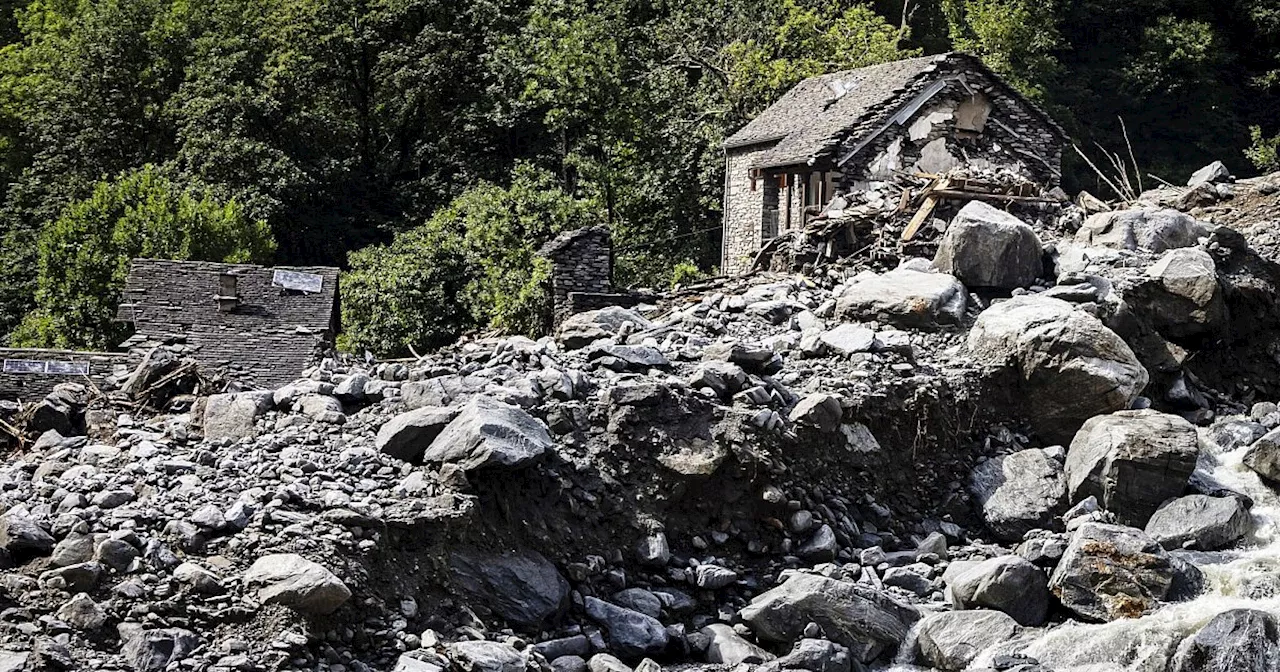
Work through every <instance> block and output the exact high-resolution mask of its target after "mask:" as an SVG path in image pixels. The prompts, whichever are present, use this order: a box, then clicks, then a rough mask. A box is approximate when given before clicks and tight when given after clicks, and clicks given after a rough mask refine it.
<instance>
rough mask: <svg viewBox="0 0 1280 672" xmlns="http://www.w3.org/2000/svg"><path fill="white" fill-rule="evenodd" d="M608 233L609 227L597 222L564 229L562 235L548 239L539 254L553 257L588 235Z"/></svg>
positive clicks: (605, 234)
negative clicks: (578, 227) (592, 224)
mask: <svg viewBox="0 0 1280 672" xmlns="http://www.w3.org/2000/svg"><path fill="white" fill-rule="evenodd" d="M608 235H609V227H607V226H604V225H602V224H596V225H595V226H588V227H584V228H581V229H574V230H573V231H564V232H562V233H561V234H560V235H558V236H556V237H555V238H552V239H551V240H549V241H547V242H546V244H545V245H543V246H542V247H541V248H540V249H539V250H538V255H539V256H543V257H553V256H555V255H556V254H557V253H559V252H562V251H564V250H566V249H568V248H569V247H571V246H572V245H573V244H574V243H577V242H578V241H579V240H581V239H583V238H586V237H587V236H608Z"/></svg>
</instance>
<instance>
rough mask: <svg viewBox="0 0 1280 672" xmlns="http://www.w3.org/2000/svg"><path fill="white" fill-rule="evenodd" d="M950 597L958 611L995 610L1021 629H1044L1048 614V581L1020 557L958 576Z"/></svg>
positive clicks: (984, 563) (1001, 559)
mask: <svg viewBox="0 0 1280 672" xmlns="http://www.w3.org/2000/svg"><path fill="white" fill-rule="evenodd" d="M947 588H948V595H949V596H950V598H951V600H952V602H953V603H954V605H955V607H956V608H957V609H978V608H986V609H994V610H996V611H1001V612H1004V613H1006V614H1008V615H1009V616H1011V617H1012V618H1013V620H1015V621H1017V622H1018V624H1019V625H1026V626H1038V625H1043V624H1044V621H1045V618H1046V616H1047V615H1048V613H1049V579H1048V577H1046V576H1045V573H1044V571H1043V570H1041V569H1040V568H1039V567H1036V566H1035V565H1033V564H1031V562H1029V561H1028V560H1027V559H1025V558H1023V557H1021V556H1017V555H1005V556H1001V557H998V558H991V559H990V560H984V561H982V562H980V563H978V564H977V565H975V566H974V567H972V568H970V569H968V570H965V571H964V572H963V573H961V574H960V575H959V576H956V577H955V578H954V579H953V580H952V581H951V582H950V583H949V584H948V585H947Z"/></svg>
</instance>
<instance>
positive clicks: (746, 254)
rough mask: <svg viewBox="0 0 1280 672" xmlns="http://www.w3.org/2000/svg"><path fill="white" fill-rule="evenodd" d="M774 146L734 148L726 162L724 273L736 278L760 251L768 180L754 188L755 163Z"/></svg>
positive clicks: (721, 259) (722, 263) (722, 255)
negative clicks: (759, 156)
mask: <svg viewBox="0 0 1280 672" xmlns="http://www.w3.org/2000/svg"><path fill="white" fill-rule="evenodd" d="M772 146H773V144H760V145H751V146H748V147H739V148H734V149H730V150H728V152H727V157H726V160H725V171H726V177H725V197H724V242H723V245H724V249H723V250H722V253H721V255H720V272H721V273H723V274H725V275H734V274H736V273H741V272H743V271H745V270H747V269H748V267H749V266H750V265H751V260H752V258H754V256H755V253H756V252H757V251H758V250H759V249H760V245H761V244H762V241H761V239H760V233H761V225H762V224H763V216H764V197H765V189H764V181H763V180H757V181H756V185H755V189H754V190H752V188H751V162H752V161H753V159H754V158H755V156H756V155H757V154H759V153H761V152H764V151H767V150H769V149H770V148H771V147H772Z"/></svg>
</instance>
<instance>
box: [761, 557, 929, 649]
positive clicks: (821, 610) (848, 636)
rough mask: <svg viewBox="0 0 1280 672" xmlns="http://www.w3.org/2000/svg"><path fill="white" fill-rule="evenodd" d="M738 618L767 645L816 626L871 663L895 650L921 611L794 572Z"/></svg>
mask: <svg viewBox="0 0 1280 672" xmlns="http://www.w3.org/2000/svg"><path fill="white" fill-rule="evenodd" d="M738 616H739V617H741V618H742V620H743V621H745V622H746V623H747V625H749V626H751V630H752V632H754V633H755V635H756V637H757V638H759V639H763V640H766V641H770V642H783V643H787V642H794V641H796V640H798V639H800V637H801V636H802V635H803V633H804V630H805V626H806V625H808V624H809V623H817V624H818V626H819V627H821V628H822V631H823V632H824V633H825V634H826V636H827V637H828V638H829V639H831V640H832V641H835V642H838V643H840V644H843V645H844V646H847V647H849V650H850V652H851V653H852V654H853V657H854V658H855V659H857V660H859V661H862V662H869V661H871V660H873V659H875V658H877V657H878V656H879V655H880V654H881V653H884V652H886V651H895V650H896V649H897V647H898V645H899V644H900V643H901V642H902V641H903V639H904V638H905V637H906V635H907V632H908V631H909V630H910V629H911V626H912V625H914V624H915V622H916V621H918V620H919V619H920V612H919V611H917V610H916V609H915V607H912V606H909V605H906V604H902V603H900V602H898V601H897V600H894V599H893V598H891V597H889V596H888V595H886V594H885V593H883V592H881V591H879V590H877V589H875V588H873V587H871V586H868V585H865V584H857V583H851V582H847V581H839V580H836V579H831V578H827V577H825V576H818V575H814V574H801V573H797V574H793V575H791V577H790V578H788V579H787V580H786V581H785V582H783V583H782V585H780V586H777V587H775V588H773V589H771V590H768V591H765V592H764V593H762V594H760V595H757V596H756V597H755V599H753V600H752V601H751V604H749V605H747V606H745V607H743V608H742V609H741V610H740V611H739V612H738Z"/></svg>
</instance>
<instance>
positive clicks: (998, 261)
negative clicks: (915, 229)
mask: <svg viewBox="0 0 1280 672" xmlns="http://www.w3.org/2000/svg"><path fill="white" fill-rule="evenodd" d="M1043 254H1044V251H1043V249H1042V248H1041V246H1040V239H1039V238H1038V237H1037V236H1036V232H1035V230H1033V229H1032V228H1031V227H1030V226H1028V225H1027V224H1026V222H1023V221H1022V220H1020V219H1018V218H1017V217H1014V216H1013V215H1011V214H1009V213H1007V212H1005V211H1003V210H999V209H997V208H995V207H992V206H991V205H989V204H987V203H984V202H982V201H970V202H969V203H967V204H965V206H964V207H963V208H961V209H960V212H959V214H957V215H956V216H955V218H954V219H952V220H951V224H950V225H948V226H947V232H946V234H944V235H943V236H942V241H941V242H940V243H939V244H938V253H937V254H936V255H935V256H934V258H933V265H934V266H935V267H936V268H937V269H938V270H940V271H942V272H943V273H950V274H951V275H954V276H955V277H956V278H959V279H960V281H961V282H963V283H964V284H965V285H967V286H969V287H996V288H1001V289H1015V288H1018V287H1027V286H1030V285H1031V283H1032V282H1034V281H1035V279H1036V278H1038V277H1040V274H1041V273H1042V272H1043V271H1044V268H1043V263H1042V261H1041V257H1042V256H1043Z"/></svg>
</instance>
